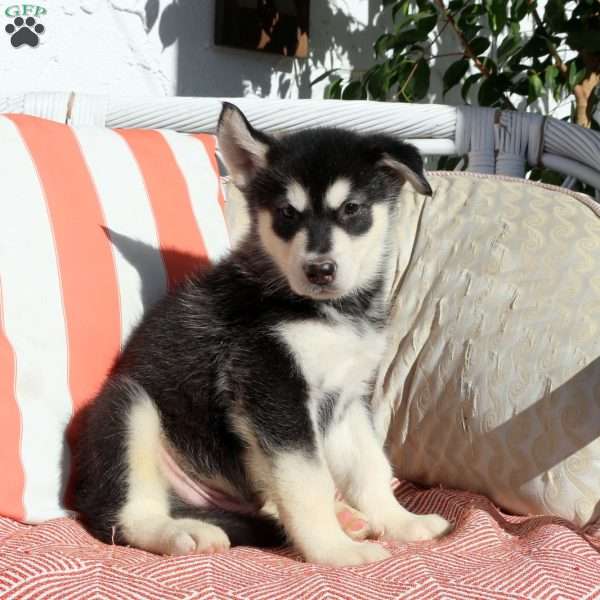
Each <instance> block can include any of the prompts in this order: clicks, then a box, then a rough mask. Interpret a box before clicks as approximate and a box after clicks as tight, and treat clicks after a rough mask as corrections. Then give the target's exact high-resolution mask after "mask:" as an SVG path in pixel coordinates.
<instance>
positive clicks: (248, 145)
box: [217, 102, 270, 189]
mask: <svg viewBox="0 0 600 600" xmlns="http://www.w3.org/2000/svg"><path fill="white" fill-rule="evenodd" d="M217 139H218V140H219V148H220V149H221V154H222V156H223V161H224V162H225V165H226V167H227V169H228V171H229V173H230V175H231V178H232V180H233V183H235V185H236V186H238V187H239V188H242V189H243V188H244V187H245V186H246V185H247V184H248V182H249V181H250V180H251V179H252V178H253V177H254V175H255V174H256V172H257V171H258V170H259V169H262V168H264V167H266V166H267V152H268V151H269V141H270V140H269V137H268V136H267V135H265V134H264V133H261V132H260V131H256V129H254V128H253V127H252V125H250V123H248V120H247V119H246V117H245V116H244V114H243V113H242V111H241V110H240V109H239V108H238V107H237V106H234V105H233V104H230V103H229V102H223V109H222V110H221V116H220V117H219V124H218V125H217Z"/></svg>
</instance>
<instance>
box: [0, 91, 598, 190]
mask: <svg viewBox="0 0 600 600" xmlns="http://www.w3.org/2000/svg"><path fill="white" fill-rule="evenodd" d="M231 101H232V102H234V103H235V104H237V105H238V106H239V107H240V108H241V109H242V110H243V111H244V112H245V114H246V115H247V116H248V118H249V119H250V120H251V122H252V123H253V124H255V125H256V127H257V128H260V129H264V130H266V131H270V132H277V131H294V130H298V129H302V128H305V127H309V126H316V125H328V126H340V127H342V126H343V127H350V128H352V129H356V130H359V131H366V130H368V131H373V132H377V131H379V132H386V133H391V134H394V135H397V136H399V137H401V138H403V139H405V140H407V141H410V142H412V143H414V144H415V145H416V146H417V147H418V148H419V149H420V150H421V152H422V153H423V154H424V155H427V156H436V155H437V156H439V155H450V156H452V155H458V156H467V157H468V161H467V164H468V170H469V171H472V172H477V173H487V174H497V175H507V176H513V177H524V176H525V172H526V169H527V165H529V167H537V166H543V167H548V168H550V169H553V170H555V171H557V172H559V173H562V174H563V175H566V179H565V180H564V182H563V186H564V187H572V186H573V185H574V184H575V182H576V181H577V180H579V181H581V182H583V183H585V184H587V185H590V186H592V187H593V188H594V189H595V190H596V191H595V196H596V199H600V134H598V133H596V132H594V131H590V130H588V129H584V128H581V127H578V126H575V125H570V124H567V123H564V122H563V121H559V120H557V119H554V118H552V117H543V116H540V115H536V114H532V113H524V112H507V111H498V110H495V109H491V108H476V107H470V106H459V107H451V106H443V105H438V104H400V103H380V102H366V101H338V100H323V101H321V100H272V99H269V100H264V99H260V98H234V99H231ZM220 108H221V100H220V99H219V98H145V97H139V98H138V97H123V98H109V97H107V96H96V95H89V94H79V93H68V92H52V93H45V92H32V93H26V94H22V95H18V96H11V97H5V98H0V113H2V112H16V113H26V114H30V115H35V116H39V117H44V118H47V119H52V120H55V121H59V122H63V123H64V122H67V123H70V124H72V125H75V126H81V125H97V126H106V127H123V128H131V127H141V128H167V129H174V130H177V131H186V132H214V130H215V126H216V123H217V118H218V115H219V111H220Z"/></svg>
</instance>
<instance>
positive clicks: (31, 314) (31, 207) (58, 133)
mask: <svg viewBox="0 0 600 600" xmlns="http://www.w3.org/2000/svg"><path fill="white" fill-rule="evenodd" d="M222 209H223V204H222V190H221V185H220V180H219V174H218V167H217V161H216V156H215V139H214V137H212V136H209V135H191V134H189V135H188V134H180V133H175V132H172V131H150V130H110V129H102V128H91V127H86V128H77V129H76V128H71V127H69V126H67V125H63V124H59V123H54V122H51V121H46V120H43V119H38V118H35V117H30V116H24V115H0V514H2V515H6V516H10V517H12V518H15V519H19V520H24V521H27V522H39V521H42V520H44V519H48V518H52V517H57V516H63V515H65V514H66V512H67V511H66V510H65V508H64V502H63V498H64V492H65V484H66V479H67V477H68V470H69V469H68V465H69V443H67V442H66V441H65V431H66V428H67V426H68V424H69V423H70V421H71V417H72V416H73V415H74V414H76V413H77V411H78V409H80V408H81V407H82V406H84V405H85V404H86V403H87V402H88V401H89V400H90V399H91V398H93V396H94V395H95V394H96V392H97V390H98V389H99V386H100V385H101V383H102V381H103V380H104V378H105V377H106V375H107V372H108V370H109V369H110V367H111V364H112V362H113V360H114V358H115V356H116V354H117V353H118V351H119V349H120V347H121V345H122V344H123V342H124V340H125V339H126V338H127V336H128V334H129V333H130V331H131V330H132V328H133V326H134V325H135V324H136V323H137V322H138V320H139V319H140V317H141V315H142V314H143V311H144V310H145V309H146V308H148V306H149V305H151V304H152V303H153V302H154V301H156V300H157V299H158V298H159V297H160V296H161V295H162V294H163V293H164V292H165V290H166V289H167V288H168V287H170V286H172V285H174V284H175V283H176V282H178V281H180V280H181V279H182V278H183V277H185V275H186V274H187V273H189V272H190V271H191V270H192V269H194V268H196V267H197V266H198V264H201V263H202V262H203V261H204V262H207V261H213V260H215V259H217V258H218V257H220V256H221V255H222V254H224V253H225V252H226V251H227V250H228V247H229V240H228V235H227V230H226V225H225V219H224V216H223V210H222ZM71 429H72V428H71ZM71 434H72V430H70V433H69V437H71ZM69 441H72V439H70V440H69Z"/></svg>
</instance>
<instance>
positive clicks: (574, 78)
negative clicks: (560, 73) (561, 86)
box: [567, 60, 586, 89]
mask: <svg viewBox="0 0 600 600" xmlns="http://www.w3.org/2000/svg"><path fill="white" fill-rule="evenodd" d="M567 65H568V67H569V75H568V82H569V87H570V88H571V89H573V88H574V87H575V86H576V85H579V84H580V83H581V81H582V80H583V78H584V77H585V73H586V69H585V68H582V69H578V68H577V60H572V61H570V62H569V63H567Z"/></svg>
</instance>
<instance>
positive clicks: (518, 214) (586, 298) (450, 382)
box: [229, 173, 600, 525]
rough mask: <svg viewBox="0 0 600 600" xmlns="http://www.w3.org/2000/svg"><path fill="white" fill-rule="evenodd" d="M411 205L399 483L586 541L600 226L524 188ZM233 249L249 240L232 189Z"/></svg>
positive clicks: (479, 185)
mask: <svg viewBox="0 0 600 600" xmlns="http://www.w3.org/2000/svg"><path fill="white" fill-rule="evenodd" d="M428 178H429V181H430V183H431V185H432V188H433V189H434V194H433V196H432V197H425V196H421V195H418V194H416V193H414V192H413V191H412V189H410V188H409V187H408V186H407V187H406V188H405V189H404V191H403V192H402V195H401V199H400V202H399V211H400V214H399V217H400V218H399V225H398V235H397V237H396V242H397V248H396V273H395V279H394V282H393V287H392V289H391V291H390V293H391V294H392V306H393V310H392V316H391V323H390V336H391V337H390V344H389V350H388V353H387V355H386V357H385V360H384V363H383V366H382V369H381V371H380V374H379V377H378V382H377V386H376V394H375V397H374V400H373V402H374V405H375V408H376V411H377V420H376V422H377V426H378V428H379V429H380V432H381V433H382V435H383V436H385V432H387V445H388V450H389V453H390V456H391V459H392V462H393V463H394V466H395V469H396V474H397V476H398V477H400V478H402V479H410V480H413V481H416V482H421V483H424V484H442V485H445V486H449V487H455V488H460V489H467V490H471V491H475V492H480V493H484V494H486V495H487V496H489V497H490V498H492V499H493V500H494V501H495V502H496V503H497V504H499V505H500V506H502V507H503V508H504V509H507V510H509V511H512V512H515V513H520V514H530V513H544V514H552V515H557V516H560V517H564V518H567V519H569V520H571V521H573V522H574V523H576V524H578V525H584V524H586V523H588V522H589V521H591V520H593V519H594V518H595V517H596V513H597V509H596V506H597V504H598V502H599V501H600V439H598V438H599V436H600V359H599V358H598V357H599V356H600V334H599V333H600V332H599V331H598V330H599V324H600V218H599V216H600V212H599V210H598V207H597V206H596V205H595V204H594V202H593V201H592V200H591V199H590V198H588V197H587V196H583V195H579V194H574V193H571V192H568V191H566V190H563V189H560V188H555V187H550V186H542V185H539V184H533V183H531V182H526V181H522V180H517V179H508V178H498V177H487V176H486V177H482V176H477V175H472V174H464V173H437V174H430V175H429V176H428ZM229 200H230V203H231V204H230V210H229V218H230V222H231V223H232V225H234V231H233V232H232V238H233V240H234V241H235V240H236V239H237V238H239V237H240V235H242V233H243V232H244V231H245V230H246V228H247V216H246V215H245V211H244V209H243V200H242V199H241V198H240V197H239V193H238V192H237V191H236V190H235V189H232V188H229Z"/></svg>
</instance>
